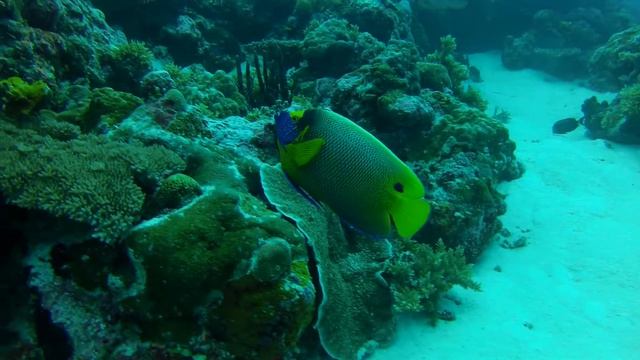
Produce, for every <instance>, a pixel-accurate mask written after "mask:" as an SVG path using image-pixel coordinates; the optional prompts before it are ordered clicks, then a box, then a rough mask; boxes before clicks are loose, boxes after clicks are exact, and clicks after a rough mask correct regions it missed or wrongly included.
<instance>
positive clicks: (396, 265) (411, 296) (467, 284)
mask: <svg viewBox="0 0 640 360" xmlns="http://www.w3.org/2000/svg"><path fill="white" fill-rule="evenodd" d="M396 246H397V248H396V249H395V254H394V257H393V258H392V259H391V260H390V261H389V263H388V265H387V269H386V274H387V275H388V277H389V279H390V284H391V291H392V293H393V297H394V305H393V306H394V310H395V311H399V312H403V311H408V312H426V314H427V315H428V316H429V317H430V318H431V319H432V321H435V319H436V316H437V312H438V301H439V300H440V297H441V296H442V295H443V294H444V293H446V292H447V291H448V290H449V289H451V288H452V287H453V286H454V285H460V286H462V287H464V288H469V289H473V290H476V291H479V290H480V284H478V283H477V282H475V281H473V280H472V279H471V267H470V266H469V265H468V264H467V263H466V260H465V257H464V253H463V250H462V248H460V247H458V248H456V249H448V248H447V247H446V246H445V245H444V243H443V242H442V241H439V242H438V243H437V245H436V247H435V249H432V248H431V247H430V246H429V245H426V244H422V243H418V242H415V241H412V240H406V239H401V240H399V241H398V243H397V245H396Z"/></svg>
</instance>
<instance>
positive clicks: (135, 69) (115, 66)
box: [106, 40, 153, 91]
mask: <svg viewBox="0 0 640 360" xmlns="http://www.w3.org/2000/svg"><path fill="white" fill-rule="evenodd" d="M106 61H107V63H108V64H109V65H110V67H111V78H110V80H111V82H112V83H113V86H114V87H116V88H117V89H119V90H126V91H132V90H136V89H138V88H139V80H140V79H141V78H142V76H144V75H145V74H146V73H147V72H149V71H150V70H151V65H152V61H153V53H152V52H151V50H149V48H148V47H147V46H146V45H145V44H144V43H143V42H141V41H135V40H134V41H129V42H127V43H124V44H122V45H119V46H117V47H116V48H114V49H113V51H112V52H111V53H110V54H108V56H107V59H106Z"/></svg>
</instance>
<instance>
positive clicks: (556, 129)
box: [552, 118, 580, 134]
mask: <svg viewBox="0 0 640 360" xmlns="http://www.w3.org/2000/svg"><path fill="white" fill-rule="evenodd" d="M578 125H580V122H578V120H576V119H575V118H566V119H562V120H558V121H556V122H555V123H554V124H553V128H552V130H553V133H554V134H566V133H568V132H571V131H573V130H575V129H576V128H578Z"/></svg>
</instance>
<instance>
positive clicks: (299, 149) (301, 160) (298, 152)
mask: <svg viewBox="0 0 640 360" xmlns="http://www.w3.org/2000/svg"><path fill="white" fill-rule="evenodd" d="M322 145H324V139H322V138H317V139H311V140H307V141H303V142H299V143H294V144H289V145H287V146H286V151H287V153H289V155H290V157H291V160H292V161H293V163H294V164H295V165H296V166H304V165H306V164H308V163H309V161H311V160H313V159H314V158H315V157H316V156H317V155H318V153H319V152H320V149H322Z"/></svg>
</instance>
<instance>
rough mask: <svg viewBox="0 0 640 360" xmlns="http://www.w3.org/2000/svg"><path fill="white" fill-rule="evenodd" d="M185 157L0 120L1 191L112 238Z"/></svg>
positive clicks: (26, 205) (132, 219)
mask: <svg viewBox="0 0 640 360" xmlns="http://www.w3.org/2000/svg"><path fill="white" fill-rule="evenodd" d="M184 166H185V164H184V162H183V161H182V160H181V159H180V158H179V157H177V155H175V154H174V153H172V152H171V151H169V150H167V149H165V148H163V147H160V146H152V147H143V146H140V145H132V144H124V143H116V142H110V141H108V140H107V139H105V138H99V137H94V136H82V137H79V138H77V139H74V140H70V141H58V140H54V139H52V138H50V137H47V136H44V137H43V136H40V135H38V134H37V133H35V132H33V131H30V130H22V129H18V128H16V127H15V126H12V125H10V124H8V123H4V122H0V190H1V191H2V193H3V194H4V195H5V196H6V198H7V200H8V201H9V202H10V203H13V204H15V205H17V206H20V207H23V208H26V209H37V210H43V211H46V212H48V213H50V214H52V215H54V216H58V217H66V218H69V219H71V220H75V221H78V222H81V223H85V224H88V225H89V226H90V227H91V229H92V235H93V236H94V237H97V238H99V239H102V240H105V241H113V240H115V239H117V238H119V237H120V236H122V235H123V234H124V233H125V232H127V231H128V230H129V228H130V227H131V226H132V225H133V224H134V223H135V222H136V221H137V220H138V218H139V216H140V212H141V208H142V204H143V201H144V198H145V193H144V192H143V190H142V188H145V189H146V188H149V187H151V188H153V186H154V184H157V183H158V181H159V180H160V179H162V178H164V177H166V176H167V175H169V174H171V173H173V172H177V171H180V170H182V169H183V168H184Z"/></svg>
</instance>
